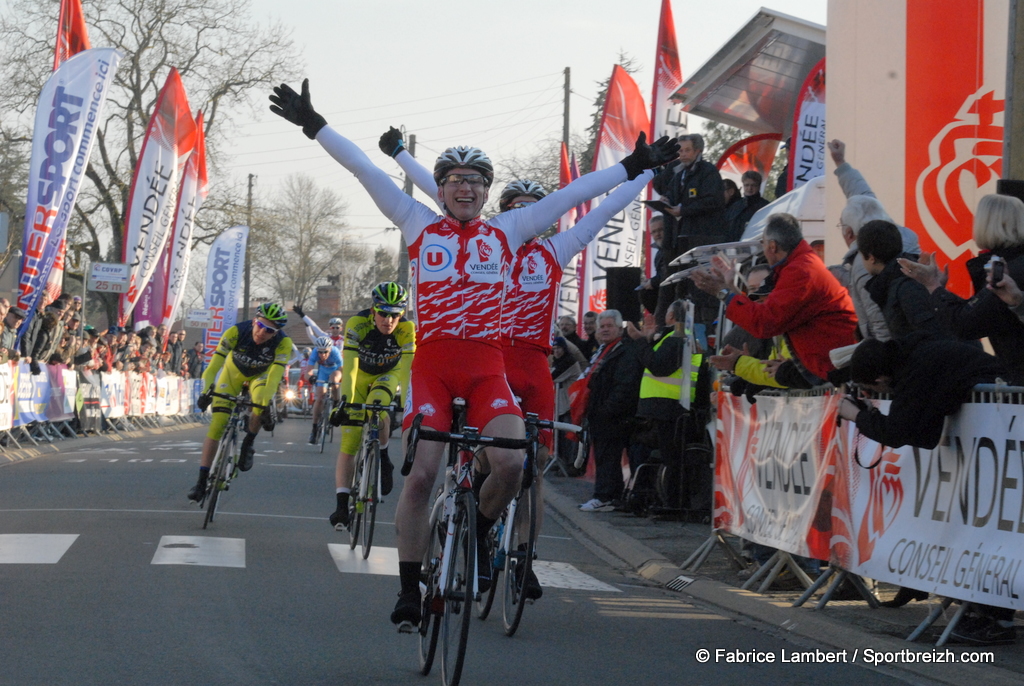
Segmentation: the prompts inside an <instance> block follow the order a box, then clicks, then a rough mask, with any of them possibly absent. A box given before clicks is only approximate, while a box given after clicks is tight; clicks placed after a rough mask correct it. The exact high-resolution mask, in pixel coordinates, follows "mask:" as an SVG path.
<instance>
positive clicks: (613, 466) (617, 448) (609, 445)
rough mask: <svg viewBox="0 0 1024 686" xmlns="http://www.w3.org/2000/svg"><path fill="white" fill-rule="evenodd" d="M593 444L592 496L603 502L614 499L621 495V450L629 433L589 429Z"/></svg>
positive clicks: (627, 441) (626, 442) (624, 446)
mask: <svg viewBox="0 0 1024 686" xmlns="http://www.w3.org/2000/svg"><path fill="white" fill-rule="evenodd" d="M590 435H591V438H592V443H591V444H592V445H593V446H594V468H595V471H596V478H595V481H594V497H595V498H597V499H598V500H602V501H604V502H609V501H611V500H615V499H616V498H618V497H619V496H621V495H622V488H623V486H624V484H623V482H622V451H623V450H625V449H626V445H627V444H628V443H629V433H628V432H624V431H610V432H603V431H602V432H598V431H594V430H593V429H591V433H590Z"/></svg>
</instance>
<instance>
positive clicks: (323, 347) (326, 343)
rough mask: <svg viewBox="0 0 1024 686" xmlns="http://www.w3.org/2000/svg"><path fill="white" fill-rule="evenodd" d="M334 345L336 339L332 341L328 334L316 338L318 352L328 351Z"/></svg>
mask: <svg viewBox="0 0 1024 686" xmlns="http://www.w3.org/2000/svg"><path fill="white" fill-rule="evenodd" d="M333 347H334V341H332V340H331V339H330V338H328V337H327V336H320V337H319V338H317V339H316V349H317V352H322V353H323V352H328V351H330V349H331V348H333Z"/></svg>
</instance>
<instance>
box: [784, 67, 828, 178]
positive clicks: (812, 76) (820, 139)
mask: <svg viewBox="0 0 1024 686" xmlns="http://www.w3.org/2000/svg"><path fill="white" fill-rule="evenodd" d="M826 144H827V140H826V138H825V58H824V57H823V58H822V59H821V61H820V62H818V63H817V64H816V65H814V68H813V69H811V71H810V73H809V74H807V78H806V79H804V84H803V86H802V87H801V88H800V94H799V95H798V96H797V107H796V111H795V112H794V113H793V138H792V141H791V144H790V146H789V188H787V189H786V190H787V191H792V190H796V189H797V188H800V187H801V186H803V185H804V184H805V183H807V182H808V181H810V180H811V179H814V178H817V177H819V176H823V175H824V174H825V153H826V151H825V148H826Z"/></svg>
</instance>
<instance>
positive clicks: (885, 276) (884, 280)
mask: <svg viewBox="0 0 1024 686" xmlns="http://www.w3.org/2000/svg"><path fill="white" fill-rule="evenodd" d="M903 257H909V256H908V255H903ZM867 289H868V293H869V294H870V295H871V299H872V300H874V301H875V304H877V305H878V307H879V309H880V310H882V316H883V317H885V325H886V326H887V327H888V328H889V332H890V333H891V334H892V337H893V338H902V337H903V336H906V335H907V334H909V333H911V332H913V331H930V332H932V333H934V334H938V335H943V334H946V335H948V330H947V329H946V327H944V326H943V325H942V320H941V319H940V318H939V317H938V316H937V315H936V313H935V305H934V303H933V301H932V298H931V295H930V294H929V293H928V289H927V288H925V287H924V286H922V285H921V284H919V283H918V282H916V281H914V280H913V279H911V278H910V277H908V276H905V275H904V274H903V271H902V270H901V269H900V265H899V263H898V262H897V261H896V260H893V261H892V262H890V263H889V264H887V265H886V266H885V269H883V270H882V273H881V274H878V275H877V276H873V277H871V279H869V280H868V283H867Z"/></svg>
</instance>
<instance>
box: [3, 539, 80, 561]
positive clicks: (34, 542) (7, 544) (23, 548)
mask: <svg viewBox="0 0 1024 686" xmlns="http://www.w3.org/2000/svg"><path fill="white" fill-rule="evenodd" d="M77 538H78V534H0V564H7V565H12V564H34V565H55V564H57V563H58V562H60V559H61V558H62V557H64V553H66V552H67V551H68V548H70V547H71V544H72V543H74V542H75V539H77Z"/></svg>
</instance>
